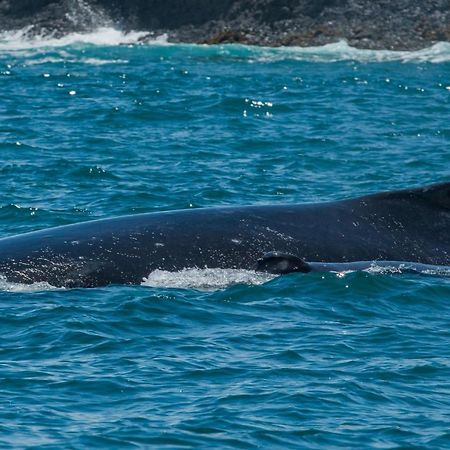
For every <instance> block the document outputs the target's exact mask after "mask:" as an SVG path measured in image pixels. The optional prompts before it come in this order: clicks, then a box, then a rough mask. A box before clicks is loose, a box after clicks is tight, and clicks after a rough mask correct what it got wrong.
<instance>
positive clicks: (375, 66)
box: [0, 35, 450, 449]
mask: <svg viewBox="0 0 450 450" xmlns="http://www.w3.org/2000/svg"><path fill="white" fill-rule="evenodd" d="M98 36H99V35H95V36H90V37H88V38H83V39H84V41H85V42H84V43H80V42H78V43H77V42H76V41H77V40H78V41H79V40H80V38H79V37H78V38H73V39H66V40H60V41H56V40H53V41H38V40H36V41H33V42H26V41H23V40H21V39H20V36H9V37H5V36H3V37H2V39H3V40H2V39H0V99H1V101H0V119H1V120H0V150H1V154H2V160H1V161H0V183H1V186H2V189H1V190H0V226H1V229H0V230H1V235H2V236H8V235H12V234H17V233H21V232H26V231H32V230H36V229H41V228H46V227H49V226H56V225H61V224H67V223H75V222H79V221H83V220H91V219H95V218H103V217H111V216H115V215H121V214H134V213H141V212H151V211H161V210H169V209H179V208H197V207H206V206H217V205H238V204H256V203H291V202H309V201H322V200H330V199H340V198H345V197H351V196H357V195H363V194H367V193H372V192H377V191H381V190H390V189H394V188H405V187H410V186H420V185H425V184H428V183H433V182H439V181H448V180H449V173H450V171H449V169H450V149H449V144H450V124H449V120H448V119H449V117H450V75H449V74H450V45H449V44H438V45H437V46H435V47H433V48H431V49H426V50H424V51H421V52H415V53H408V52H403V53H395V52H373V51H357V50H354V49H351V48H350V47H348V46H346V45H345V44H343V43H341V44H335V45H332V46H328V47H325V48H317V49H304V50H302V49H278V50H277V49H255V48H248V47H242V46H225V47H202V46H183V45H165V44H164V41H163V40H161V42H159V43H156V44H155V45H148V46H136V45H119V43H120V39H119V40H118V41H117V40H116V41H114V45H107V42H110V41H108V39H105V38H102V39H99V37H98ZM119 37H120V36H119ZM122 38H123V39H122V43H127V42H128V44H130V43H132V42H133V39H132V38H130V39H128V38H126V37H122ZM111 39H112V38H111ZM269 278H270V277H267V278H262V277H261V276H259V277H258V276H256V275H255V274H251V273H239V274H236V273H216V272H212V273H200V271H197V272H195V273H191V274H186V273H184V274H167V273H165V274H164V273H159V274H149V279H151V281H152V282H151V283H147V284H146V285H144V286H135V287H122V286H111V287H107V288H101V289H77V290H58V289H52V287H51V286H42V285H39V286H32V287H26V286H22V285H13V284H11V283H7V282H6V281H1V282H0V287H1V288H2V291H1V292H0V309H1V312H0V323H1V330H2V333H1V337H0V343H1V344H0V395H1V403H0V446H1V447H2V448H25V447H39V448H45V449H53V448H55V449H56V448H108V449H109V448H150V447H151V448H171V449H173V448H249V449H251V448H258V447H259V448H280V449H286V448H349V447H355V448H361V447H365V448H369V447H373V448H375V447H377V448H430V449H435V448H448V447H449V446H450V433H449V431H448V430H449V429H450V387H449V379H450V359H449V344H450V331H449V330H450V302H449V300H450V280H449V278H448V277H447V278H446V277H438V276H435V277H426V276H420V275H406V274H403V275H394V274H390V273H386V272H381V273H376V272H355V273H348V274H325V275H322V274H317V275H316V274H313V275H307V276H302V275H297V274H293V275H289V276H284V277H279V278H273V279H269Z"/></svg>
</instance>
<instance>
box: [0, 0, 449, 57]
mask: <svg viewBox="0 0 450 450" xmlns="http://www.w3.org/2000/svg"><path fill="white" fill-rule="evenodd" d="M99 26H114V27H116V28H120V29H122V30H124V31H130V30H136V31H139V30H143V31H148V32H149V33H148V35H147V36H146V38H144V40H145V39H151V38H152V37H153V36H157V35H161V34H167V36H168V39H169V41H170V42H188V43H207V44H221V43H233V42H234V43H235V42H238V43H244V44H251V45H265V46H281V45H287V46H289V45H297V46H313V45H324V44H328V43H331V42H336V41H339V40H342V39H345V40H347V42H348V43H349V44H350V45H352V46H354V47H358V48H372V49H392V50H416V49H420V48H424V47H428V46H430V45H432V44H434V43H436V42H439V41H450V0H422V1H420V0H396V1H389V0H372V1H371V0H221V1H220V2H218V1H211V0H164V1H161V0H0V30H1V31H7V30H15V29H23V28H24V27H29V30H28V33H29V34H52V35H56V36H61V35H64V34H66V33H70V32H74V31H78V32H80V31H81V32H84V31H91V30H93V29H95V28H98V27H99Z"/></svg>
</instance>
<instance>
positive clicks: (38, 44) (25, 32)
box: [0, 27, 167, 51]
mask: <svg viewBox="0 0 450 450" xmlns="http://www.w3.org/2000/svg"><path fill="white" fill-rule="evenodd" d="M146 36H148V33H147V32H145V31H131V32H129V33H125V32H123V31H120V30H117V29H115V28H112V27H101V28H97V29H96V30H95V31H90V32H79V33H69V34H67V35H65V36H63V37H54V36H52V35H32V36H30V27H27V28H24V29H22V30H17V31H8V32H3V33H0V51H18V50H44V49H51V48H58V47H68V46H74V45H95V46H117V45H130V44H136V43H139V42H140V41H141V40H142V39H143V38H144V37H146ZM149 42H152V43H154V44H159V45H164V44H166V43H167V36H166V35H162V36H158V37H155V38H153V39H152V40H151V41H149Z"/></svg>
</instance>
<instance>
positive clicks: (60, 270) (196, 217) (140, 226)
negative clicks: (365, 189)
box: [0, 183, 450, 287]
mask: <svg viewBox="0 0 450 450" xmlns="http://www.w3.org/2000/svg"><path fill="white" fill-rule="evenodd" d="M449 229H450V183H440V184H434V185H431V186H426V187H423V188H418V189H408V190H402V191H391V192H384V193H380V194H375V195H368V196H364V197H359V198H354V199H349V200H341V201H333V202H324V203H314V204H298V205H296V204H293V205H270V206H239V207H218V208H204V209H190V210H179V211H169V212H160V213H150V214H139V215H134V216H124V217H117V218H112V219H102V220H95V221H90V222H83V223H79V224H73V225H66V226H61V227H57V228H50V229H45V230H41V231H35V232H31V233H26V234H22V235H18V236H13V237H8V238H4V239H0V273H2V274H3V275H4V276H6V278H7V280H8V281H11V282H20V283H33V282H48V283H50V284H51V285H54V286H64V287H95V286H104V285H108V284H139V283H140V282H141V281H142V279H143V278H144V277H146V276H148V274H149V273H150V272H152V271H154V270H156V269H161V270H168V271H178V270H181V269H184V268H193V267H198V268H206V267H207V268H233V269H250V270H252V269H254V268H255V266H256V263H257V261H258V259H259V258H261V257H262V256H263V255H264V254H266V253H268V252H273V251H277V252H283V253H289V254H293V255H296V256H298V257H300V258H302V259H304V260H306V261H315V262H329V263H332V262H334V263H343V262H357V261H374V260H380V261H383V260H385V261H405V262H416V263H421V264H432V265H441V266H448V265H450V233H449Z"/></svg>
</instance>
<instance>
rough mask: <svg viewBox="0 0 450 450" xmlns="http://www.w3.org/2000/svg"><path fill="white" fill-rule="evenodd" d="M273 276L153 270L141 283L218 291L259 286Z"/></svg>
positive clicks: (246, 272) (226, 271)
mask: <svg viewBox="0 0 450 450" xmlns="http://www.w3.org/2000/svg"><path fill="white" fill-rule="evenodd" d="M273 278H275V276H274V275H271V274H267V273H262V272H254V271H251V270H238V269H184V270H181V271H179V272H167V271H164V270H155V271H154V272H151V273H150V275H149V276H148V277H147V278H144V281H143V282H142V283H141V285H142V286H150V287H164V288H178V289H198V290H208V291H209V290H218V289H225V288H227V287H229V286H233V285H236V284H247V285H260V284H263V283H267V282H268V281H270V280H272V279H273Z"/></svg>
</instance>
